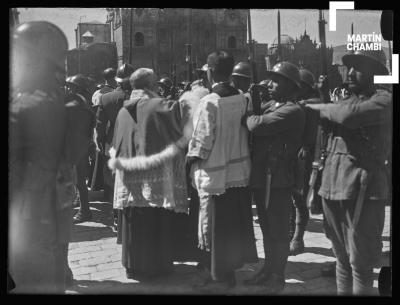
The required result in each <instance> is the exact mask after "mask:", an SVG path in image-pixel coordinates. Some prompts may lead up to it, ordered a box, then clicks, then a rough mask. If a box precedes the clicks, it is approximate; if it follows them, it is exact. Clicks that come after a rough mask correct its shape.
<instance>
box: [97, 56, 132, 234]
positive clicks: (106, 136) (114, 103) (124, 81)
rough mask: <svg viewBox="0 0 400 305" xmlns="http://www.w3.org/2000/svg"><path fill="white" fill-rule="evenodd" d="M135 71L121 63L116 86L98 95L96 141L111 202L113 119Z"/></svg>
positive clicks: (112, 187)
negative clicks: (112, 89) (110, 164)
mask: <svg viewBox="0 0 400 305" xmlns="http://www.w3.org/2000/svg"><path fill="white" fill-rule="evenodd" d="M134 71H135V69H134V68H133V66H131V65H130V64H123V65H122V66H120V67H119V68H118V70H117V73H116V77H115V81H116V82H117V88H116V89H115V90H114V91H112V92H108V93H105V94H103V95H102V96H101V97H100V102H99V108H98V110H97V114H96V119H97V122H96V143H97V147H98V148H99V149H100V152H101V153H102V155H103V156H104V158H105V160H104V161H105V162H104V167H103V177H104V196H105V200H107V201H108V202H112V201H113V199H112V197H113V190H114V181H113V177H112V174H111V171H110V170H109V169H108V167H107V165H106V164H107V162H106V161H107V160H108V159H109V149H110V148H111V142H112V138H113V134H114V125H115V120H116V119H117V115H118V112H119V110H120V109H121V108H122V106H123V104H124V101H126V100H128V99H129V96H130V94H131V90H132V89H131V85H130V83H129V77H130V76H131V74H132V73H133V72H134ZM116 227H117V214H116V211H114V229H116Z"/></svg>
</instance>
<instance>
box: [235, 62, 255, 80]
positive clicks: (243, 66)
mask: <svg viewBox="0 0 400 305" xmlns="http://www.w3.org/2000/svg"><path fill="white" fill-rule="evenodd" d="M232 75H236V76H242V77H246V78H251V65H250V63H248V62H246V61H241V62H240V63H238V64H237V65H236V66H234V67H233V71H232Z"/></svg>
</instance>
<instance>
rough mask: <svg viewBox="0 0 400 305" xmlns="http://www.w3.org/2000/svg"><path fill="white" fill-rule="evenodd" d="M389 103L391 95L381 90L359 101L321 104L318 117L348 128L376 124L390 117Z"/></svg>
mask: <svg viewBox="0 0 400 305" xmlns="http://www.w3.org/2000/svg"><path fill="white" fill-rule="evenodd" d="M391 103H392V95H391V94H390V93H388V92H385V91H383V92H381V93H377V94H375V95H373V96H372V97H371V98H370V99H369V100H365V101H363V102H360V103H339V104H326V105H321V106H320V107H319V110H320V117H321V119H328V120H329V121H331V122H335V123H337V124H341V125H344V126H345V127H347V128H349V129H355V128H359V127H364V126H371V125H377V124H381V123H384V122H385V121H387V120H388V119H389V118H390V111H391Z"/></svg>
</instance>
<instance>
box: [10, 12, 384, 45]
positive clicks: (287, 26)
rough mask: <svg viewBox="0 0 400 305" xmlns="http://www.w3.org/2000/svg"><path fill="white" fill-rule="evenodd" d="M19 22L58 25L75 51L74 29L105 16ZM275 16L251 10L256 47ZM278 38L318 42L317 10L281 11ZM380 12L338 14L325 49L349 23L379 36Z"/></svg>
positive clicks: (50, 16)
mask: <svg viewBox="0 0 400 305" xmlns="http://www.w3.org/2000/svg"><path fill="white" fill-rule="evenodd" d="M18 11H19V12H20V15H19V18H20V22H26V21H33V20H46V21H50V22H53V23H54V24H56V25H58V26H59V27H60V28H61V29H62V30H63V31H64V33H65V34H66V36H67V39H68V43H69V48H70V49H72V48H75V46H76V45H75V28H76V27H77V24H78V23H79V22H80V21H81V22H89V21H94V20H96V21H100V22H105V21H106V17H107V13H106V10H105V9H104V8H27V9H26V8H19V9H18ZM277 12H278V10H277V9H276V10H275V9H254V10H251V18H252V22H251V23H252V35H253V39H255V40H256V41H257V42H259V43H268V44H271V43H272V42H273V40H274V38H275V37H277V33H278V27H277ZM280 12H281V34H287V35H289V36H291V37H293V38H296V37H299V36H300V35H302V34H303V33H304V30H305V29H306V30H307V33H308V34H309V35H310V37H311V39H312V40H314V38H315V39H316V40H317V42H318V41H319V38H318V10H311V9H302V10H300V9H296V10H294V9H290V10H289V9H282V10H280ZM324 15H325V20H326V21H327V22H329V13H328V11H325V12H324ZM380 16H381V11H365V10H356V11H348V10H344V11H338V12H337V21H336V32H330V31H329V27H328V24H327V25H326V42H327V45H328V46H331V45H332V46H337V45H342V44H345V43H346V42H347V34H349V33H350V28H351V23H352V22H353V23H354V33H355V34H357V33H360V34H361V33H362V34H370V33H372V32H375V33H376V34H379V33H380Z"/></svg>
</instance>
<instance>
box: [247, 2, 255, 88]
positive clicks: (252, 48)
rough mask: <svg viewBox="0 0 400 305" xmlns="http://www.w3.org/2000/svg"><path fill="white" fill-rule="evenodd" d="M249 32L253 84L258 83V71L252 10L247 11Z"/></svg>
mask: <svg viewBox="0 0 400 305" xmlns="http://www.w3.org/2000/svg"><path fill="white" fill-rule="evenodd" d="M247 31H248V36H249V58H248V60H249V62H250V65H251V70H252V72H253V82H254V83H256V82H257V69H256V64H255V61H254V41H253V36H252V32H251V14H250V9H248V11H247Z"/></svg>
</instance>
